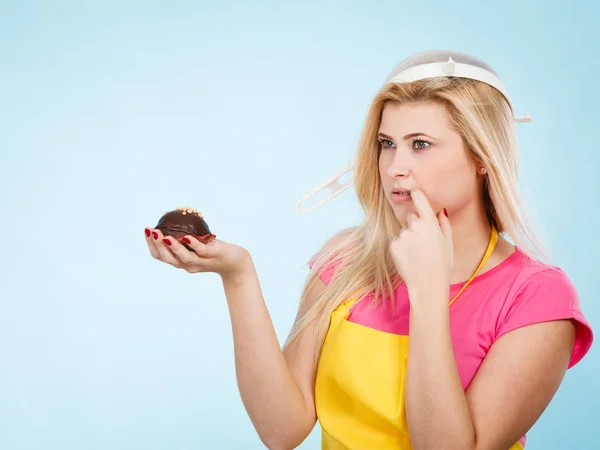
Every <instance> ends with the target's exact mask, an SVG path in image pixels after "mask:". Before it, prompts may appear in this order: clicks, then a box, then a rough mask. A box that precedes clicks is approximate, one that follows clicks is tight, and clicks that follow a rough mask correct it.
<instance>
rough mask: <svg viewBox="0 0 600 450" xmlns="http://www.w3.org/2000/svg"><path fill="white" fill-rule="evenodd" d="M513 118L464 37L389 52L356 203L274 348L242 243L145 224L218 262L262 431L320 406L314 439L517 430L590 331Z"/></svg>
mask: <svg viewBox="0 0 600 450" xmlns="http://www.w3.org/2000/svg"><path fill="white" fill-rule="evenodd" d="M439 64H443V65H442V66H440V65H439ZM440 70H441V72H440ZM513 119H514V118H513V111H512V107H511V103H510V100H509V98H508V95H507V94H506V92H505V90H504V88H503V86H502V84H501V83H500V82H499V80H498V79H497V77H496V75H495V73H494V71H493V70H492V69H491V68H490V67H489V66H487V65H486V64H485V63H483V62H481V61H479V60H477V59H475V58H473V57H471V56H469V55H465V54H461V53H456V52H427V53H422V54H418V55H414V56H412V57H410V58H408V59H406V60H405V61H403V62H402V63H401V64H400V65H398V66H397V67H396V68H395V69H394V71H393V72H392V73H391V74H390V76H389V77H388V79H387V80H386V83H385V84H384V86H383V87H382V89H381V90H380V92H379V93H378V94H377V96H376V98H375V99H374V101H373V104H372V106H371V109H370V111H369V113H368V117H367V120H366V124H365V127H364V131H363V135H362V139H361V143H360V148H359V152H358V156H357V161H356V169H355V183H354V184H355V187H356V192H357V195H358V198H359V200H360V202H361V204H362V206H363V208H364V210H365V218H364V221H363V223H361V224H360V225H359V226H357V227H356V228H352V229H349V230H344V231H343V232H341V233H339V234H337V235H336V236H334V237H333V238H332V239H330V240H329V241H328V242H327V243H326V245H325V246H324V247H323V249H322V251H320V252H319V253H318V254H317V255H316V256H315V257H314V258H313V259H312V261H311V264H310V266H311V268H312V271H311V273H310V275H309V279H308V281H307V283H306V287H305V289H304V292H303V295H302V299H301V302H300V308H299V311H298V317H297V320H296V322H295V324H294V328H293V330H292V332H291V334H290V337H289V338H288V341H287V343H286V345H285V347H284V349H283V350H281V349H280V346H279V344H278V341H277V338H276V335H275V331H274V329H273V325H272V322H271V320H270V318H269V314H268V312H267V309H266V307H265V302H264V300H263V297H262V294H261V290H260V286H259V281H258V279H257V276H256V272H255V270H254V266H253V263H252V259H251V257H250V255H249V254H248V252H247V251H245V250H244V249H242V248H240V247H238V246H235V245H232V244H228V243H225V242H223V241H215V242H212V243H210V244H208V245H203V244H201V243H200V242H198V241H197V240H195V239H194V238H192V237H188V238H187V242H188V243H189V245H190V246H191V247H192V248H193V249H194V250H195V253H193V252H189V251H188V250H186V249H185V248H184V247H183V246H182V245H180V244H179V243H178V242H177V241H175V240H173V239H169V238H168V237H167V238H165V237H164V236H162V234H161V233H160V232H159V231H157V230H149V229H147V230H146V236H147V242H148V246H149V248H150V253H151V254H152V256H153V257H155V258H157V259H160V260H162V261H164V262H166V263H168V264H171V265H174V266H175V267H178V268H183V269H185V270H187V271H188V272H216V273H218V274H220V275H221V277H222V280H223V285H224V289H225V294H226V297H227V302H228V306H229V311H230V315H231V321H232V325H233V337H234V345H235V363H236V372H237V377H238V384H239V389H240V392H241V396H242V399H243V402H244V405H245V407H246V409H247V411H248V414H249V416H250V418H251V420H252V423H253V424H254V426H255V428H256V430H257V432H258V434H259V436H260V438H261V439H262V441H263V443H264V444H265V445H266V446H267V447H268V448H271V449H289V448H294V447H296V446H298V445H299V444H300V443H301V442H302V441H303V440H304V439H305V438H306V436H307V435H308V434H309V433H310V432H311V430H312V429H313V427H314V425H315V421H316V420H317V419H318V420H319V422H320V424H321V428H322V447H323V448H324V449H343V448H348V449H388V448H389V449H411V448H414V449H441V448H443V449H457V450H458V449H460V450H465V449H498V450H506V449H509V448H510V449H522V448H523V447H524V445H525V434H526V432H527V431H528V430H529V429H530V428H531V427H532V425H533V424H534V423H535V422H536V420H537V419H538V418H539V417H540V415H541V414H542V412H543V411H544V409H545V408H546V407H547V405H548V404H549V402H550V400H551V398H552V397H553V395H554V394H555V392H556V391H557V389H558V387H559V385H560V383H561V380H562V379H563V376H564V375H565V372H566V370H567V369H568V368H569V367H572V366H573V365H574V364H576V363H577V362H579V361H580V360H581V358H583V356H584V355H585V354H586V352H587V351H588V350H589V348H590V345H591V343H592V331H591V329H590V327H589V325H588V323H587V322H586V320H585V318H584V316H583V314H582V312H581V310H580V307H579V301H578V297H577V293H576V291H575V289H574V287H573V286H572V284H571V283H570V281H569V279H568V277H567V276H566V275H565V273H564V272H562V271H561V270H560V269H558V268H556V267H553V266H551V265H549V264H547V263H543V262H541V261H539V260H538V259H536V257H534V253H535V252H537V251H539V250H540V246H539V243H538V242H537V240H536V238H535V235H534V234H533V233H532V231H531V230H530V227H529V226H528V225H527V221H526V219H525V217H524V214H523V211H522V209H521V204H520V201H519V194H518V184H517V142H516V137H515V135H516V133H515V129H514V124H513V121H514V120H513ZM503 235H505V236H507V237H511V238H512V240H513V241H514V242H515V244H516V245H513V244H511V243H510V242H509V241H508V240H506V239H505V238H504V237H503Z"/></svg>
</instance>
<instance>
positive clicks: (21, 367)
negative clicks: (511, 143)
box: [0, 0, 600, 450]
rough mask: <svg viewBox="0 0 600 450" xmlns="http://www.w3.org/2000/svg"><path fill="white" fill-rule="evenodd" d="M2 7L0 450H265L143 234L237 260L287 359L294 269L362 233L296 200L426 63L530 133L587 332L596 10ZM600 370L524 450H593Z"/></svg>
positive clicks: (215, 319)
mask: <svg viewBox="0 0 600 450" xmlns="http://www.w3.org/2000/svg"><path fill="white" fill-rule="evenodd" d="M0 5H1V6H0V187H1V189H0V206H1V208H0V211H1V214H2V221H1V222H0V223H1V225H0V231H1V234H2V237H3V239H4V242H3V244H2V249H3V255H4V256H3V257H2V259H1V260H0V277H1V283H0V449H2V450H4V449H7V450H25V449H27V450H30V449H36V450H37V449H40V450H41V449H44V450H54V449H57V450H58V449H60V450H71V449H86V450H95V449H111V450H116V449H128V450H130V449H144V450H154V449H192V448H194V449H196V448H202V449H204V448H206V449H213V448H214V449H240V448H244V449H258V448H263V447H262V445H261V443H260V441H259V440H258V438H257V437H256V434H255V432H254V429H253V428H252V425H251V423H250V421H249V419H248V418H247V416H246V413H245V411H244V408H243V406H242V403H241V401H240V398H239V394H238V391H237V386H236V381H235V375H234V366H233V349H232V338H231V329H230V323H229V317H228V313H227V308H226V305H225V298H224V295H223V291H222V286H221V284H220V280H219V278H218V276H216V275H213V274H199V275H194V276H192V275H189V274H187V273H186V272H183V271H178V270H176V269H174V268H172V267H170V266H167V265H164V264H161V263H158V262H156V261H154V260H153V259H152V258H151V257H150V256H149V254H148V252H147V248H146V244H145V242H144V238H143V228H144V227H145V226H153V225H155V223H156V221H157V219H158V217H159V215H160V214H162V213H163V212H164V211H165V210H168V209H171V208H173V207H176V206H184V205H186V206H191V207H194V208H197V209H199V210H200V211H202V212H203V213H204V214H205V216H206V218H207V221H208V222H209V224H210V226H211V228H212V229H213V231H215V232H216V234H217V235H218V237H219V238H221V239H224V240H227V241H231V242H235V243H237V244H239V245H242V246H245V247H246V248H248V249H249V250H250V251H251V253H252V255H253V257H254V260H255V263H256V266H257V269H258V272H259V276H260V279H261V283H262V287H263V290H264V295H265V298H266V301H267V303H268V306H269V309H270V311H271V314H272V317H273V320H274V323H275V326H276V329H277V333H278V335H279V337H280V339H281V340H282V341H283V340H284V339H285V337H286V335H287V333H288V331H289V328H290V326H291V325H292V321H293V319H294V315H295V313H296V307H297V303H298V299H299V296H300V292H301V286H302V283H303V281H304V277H305V276H306V274H307V268H306V265H305V263H306V262H307V260H308V259H309V258H310V256H311V255H312V254H313V252H315V251H316V250H317V249H318V247H319V246H320V245H321V243H322V242H323V241H324V240H325V239H326V238H327V237H329V236H330V235H331V234H332V233H334V232H336V231H337V230H339V229H341V228H343V227H346V226H349V225H352V224H355V223H357V222H358V221H360V219H361V211H360V209H359V206H358V203H357V201H356V199H355V195H354V191H353V190H349V191H347V192H345V193H344V194H343V195H341V196H339V197H337V198H336V199H335V200H334V201H332V202H330V203H328V204H327V205H326V206H324V207H322V208H320V209H318V210H316V211H315V212H313V213H311V214H301V213H298V212H296V210H295V204H296V201H297V200H298V199H299V198H300V197H301V196H302V195H303V194H304V193H306V192H307V191H309V190H310V189H311V188H313V187H314V186H315V185H317V184H318V183H320V182H322V181H324V180H325V179H327V178H328V177H329V176H330V175H331V174H332V173H333V172H335V171H336V170H338V169H339V168H341V167H343V166H344V165H345V164H346V163H347V162H348V161H349V160H350V159H351V157H352V155H353V154H354V152H355V149H356V144H357V139H358V136H359V134H360V130H361V126H362V124H363V119H364V115H365V113H366V110H367V107H368V105H369V102H370V101H371V98H372V96H373V94H374V93H375V91H376V90H377V89H378V88H379V86H380V83H381V82H382V81H383V79H384V78H385V76H386V75H387V74H388V72H389V71H390V70H391V69H392V67H393V66H394V65H395V64H396V63H397V62H399V61H400V60H401V59H402V58H404V57H405V56H407V55H408V54H410V53H413V52H416V51H421V50H426V49H430V48H451V49H456V50H461V51H466V52H469V53H473V54H475V55H477V56H479V57H481V58H483V59H484V60H486V61H487V62H489V63H490V64H491V65H492V66H493V67H494V68H495V69H496V70H497V71H498V72H499V74H500V76H501V77H502V79H503V81H504V82H505V84H506V86H507V87H508V89H509V92H510V94H511V96H512V97H513V100H514V103H515V106H516V110H517V111H516V113H517V114H525V113H531V114H532V115H533V116H534V122H533V123H531V124H520V125H518V130H519V137H520V142H521V148H522V162H523V166H522V167H523V173H524V176H525V177H524V178H525V180H526V182H527V186H528V188H529V192H530V196H529V197H528V198H529V200H528V204H530V205H531V206H532V208H533V207H534V205H535V209H532V210H534V211H535V217H536V219H535V222H534V223H535V225H536V226H537V227H538V229H539V231H540V235H541V237H542V239H543V240H544V241H545V242H546V244H547V246H548V248H549V249H550V250H551V254H552V257H553V261H554V263H556V264H557V265H559V266H561V267H562V268H564V269H565V270H566V271H567V273H568V274H569V275H570V277H571V278H572V280H573V281H574V282H575V284H576V286H577V288H578V290H579V293H580V297H581V303H582V307H583V311H584V313H585V314H586V316H587V317H588V319H589V320H590V322H591V323H592V325H593V326H594V327H595V328H596V329H597V330H600V306H599V301H598V295H597V293H598V291H599V288H600V286H599V282H598V279H599V277H598V276H597V274H596V267H595V265H593V264H595V261H596V260H597V254H598V252H599V251H600V240H599V239H598V237H597V230H598V228H599V225H600V223H599V218H600V214H599V212H598V211H599V207H598V204H597V202H596V201H595V200H596V196H597V195H598V193H599V192H600V184H599V177H598V174H597V167H598V164H599V163H600V156H599V154H600V153H599V152H598V144H599V142H600V132H599V128H598V122H599V120H600V110H599V106H598V105H600V94H599V93H598V92H599V91H598V89H597V76H598V73H599V72H600V67H599V64H598V58H597V55H598V54H599V53H600V44H599V43H600V32H599V31H594V30H597V28H596V25H597V23H596V22H597V21H596V18H597V17H598V16H599V13H600V11H599V7H598V6H596V5H594V2H592V1H587V2H575V3H571V4H570V5H568V4H567V2H561V3H556V2H548V1H530V2H521V1H505V2H503V3H502V4H500V3H498V2H488V3H485V4H484V3H482V2H475V1H461V2H448V1H441V0H440V1H429V2H419V5H416V4H415V2H407V1H373V2H371V1H363V2H359V1H348V2H337V1H320V2H314V1H304V2H295V3H286V2H266V1H253V2H231V1H226V2H217V3H213V2H210V3H209V2H191V1H188V2H166V1H144V2H141V1H128V2H127V1H122V2H107V1H104V2H66V1H64V2H60V1H57V2H26V1H23V2H21V1H20V2H8V1H6V0H4V1H2V2H1V3H0ZM599 368H600V347H599V346H598V345H597V344H596V345H595V346H594V347H593V348H592V350H591V352H590V353H589V354H588V356H587V357H586V358H585V359H584V360H583V361H582V363H581V364H579V365H578V366H576V367H575V368H574V369H572V370H571V371H569V372H568V374H567V377H566V378H565V381H564V383H563V385H562V387H561V389H560V390H559V392H558V394H557V395H556V397H555V399H554V401H553V402H552V404H551V406H550V407H549V408H548V410H547V411H546V413H545V414H544V416H543V417H542V418H541V419H540V421H539V422H538V423H537V425H536V426H535V427H534V429H533V430H532V431H531V433H530V435H529V442H528V446H527V448H528V449H531V450H536V449H537V450H540V449H563V448H580V449H592V448H597V445H598V444H597V438H596V436H595V434H596V432H597V424H598V417H600V381H599V380H600V378H598V376H597V373H598V369H599ZM318 442H319V433H318V428H316V429H315V432H313V434H312V435H311V436H310V437H309V438H308V439H307V440H306V441H305V443H304V444H303V445H302V446H301V448H304V449H312V448H317V447H318Z"/></svg>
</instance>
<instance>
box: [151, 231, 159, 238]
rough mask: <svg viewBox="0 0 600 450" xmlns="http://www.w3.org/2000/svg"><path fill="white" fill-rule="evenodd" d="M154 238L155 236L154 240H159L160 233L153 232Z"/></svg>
mask: <svg viewBox="0 0 600 450" xmlns="http://www.w3.org/2000/svg"><path fill="white" fill-rule="evenodd" d="M152 236H154V239H158V233H157V232H156V231H153V232H152Z"/></svg>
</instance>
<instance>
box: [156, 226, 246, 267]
mask: <svg viewBox="0 0 600 450" xmlns="http://www.w3.org/2000/svg"><path fill="white" fill-rule="evenodd" d="M145 232H146V243H147V244H148V249H149V250H150V254H151V255H152V257H153V258H155V259H158V260H159V261H163V262H165V263H167V264H170V265H172V266H174V267H177V268H178V269H183V270H185V271H187V272H189V273H198V272H214V273H217V274H219V275H220V276H221V278H228V277H231V276H235V275H236V274H239V273H241V272H243V271H244V270H245V268H246V267H247V266H248V262H249V261H250V260H251V258H250V253H249V252H248V251H247V250H246V249H244V248H242V247H240V246H238V245H235V244H230V243H228V242H225V241H220V240H216V239H215V240H214V241H212V242H209V243H208V244H203V243H201V242H200V241H198V240H197V239H195V238H194V237H193V236H185V238H186V239H187V240H186V244H187V245H188V246H189V247H190V248H192V249H193V250H194V251H189V250H188V249H187V248H185V247H184V246H183V245H182V244H180V243H179V242H177V240H176V239H173V238H172V237H170V236H164V235H163V234H162V233H161V231H160V230H153V229H150V228H146V230H145ZM188 241H189V242H188Z"/></svg>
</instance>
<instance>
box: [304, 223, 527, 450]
mask: <svg viewBox="0 0 600 450" xmlns="http://www.w3.org/2000/svg"><path fill="white" fill-rule="evenodd" d="M497 241H498V233H497V231H496V230H495V229H492V234H491V238H490V242H489V244H488V248H487V250H486V252H485V255H484V257H483V259H482V261H481V263H480V264H479V267H478V268H477V270H476V271H475V273H474V274H473V275H472V276H471V278H470V279H469V280H468V281H467V282H466V283H465V284H464V285H463V287H462V288H461V289H460V291H459V292H458V293H457V294H456V295H455V296H454V298H453V299H452V300H451V302H450V304H452V303H453V302H454V301H455V300H456V299H457V298H458V296H459V295H460V294H461V293H462V292H463V291H464V290H465V289H466V287H467V285H468V284H469V283H470V282H471V281H472V280H473V278H475V276H477V274H478V273H479V271H480V270H481V268H482V267H483V265H484V264H485V262H486V261H487V260H488V258H489V257H490V255H491V254H492V252H493V251H494V248H495V246H496V242H497ZM355 302H356V300H354V299H353V300H348V301H346V302H344V303H342V304H341V305H340V306H339V307H338V308H337V309H336V310H335V311H334V312H333V314H332V315H331V324H330V327H329V331H328V333H327V336H326V338H325V342H324V344H323V348H322V351H321V357H320V360H319V366H318V370H317V378H316V385H315V402H316V409H317V417H318V419H319V423H320V425H321V430H322V431H321V433H322V434H321V445H322V449H323V450H342V449H351V450H377V449H401V450H409V449H411V448H412V447H411V443H410V437H409V435H408V425H407V423H406V415H405V411H404V390H405V381H406V361H407V358H408V342H409V337H408V336H401V335H397V334H392V333H387V332H384V331H379V330H376V329H374V328H370V327H367V326H364V325H360V324H357V323H353V322H350V321H348V320H347V319H348V315H349V310H350V308H351V307H352V305H353V304H354V303H355ZM522 448H523V447H522V446H521V444H516V445H515V446H513V447H512V449H511V450H518V449H522Z"/></svg>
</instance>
